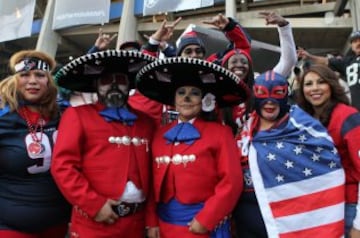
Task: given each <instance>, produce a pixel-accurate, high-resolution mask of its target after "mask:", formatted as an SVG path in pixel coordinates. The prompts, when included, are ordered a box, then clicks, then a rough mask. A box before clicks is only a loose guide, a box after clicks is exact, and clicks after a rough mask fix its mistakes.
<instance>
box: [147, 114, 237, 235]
mask: <svg viewBox="0 0 360 238" xmlns="http://www.w3.org/2000/svg"><path fill="white" fill-rule="evenodd" d="M176 123H177V121H175V122H172V123H171V124H167V125H165V126H164V127H161V128H159V130H158V131H157V132H156V133H155V135H154V140H153V144H152V152H153V153H152V154H153V162H152V163H153V173H154V195H155V200H156V201H157V202H167V201H168V200H169V199H170V198H173V197H175V198H176V199H177V200H178V201H179V202H181V203H183V204H193V203H199V202H204V207H203V208H202V210H200V212H199V213H198V214H197V215H196V216H195V218H196V219H197V220H198V221H199V222H200V223H201V224H202V225H203V226H205V227H206V228H207V229H208V230H210V231H211V230H213V229H214V228H215V226H216V225H217V224H218V223H219V222H220V221H221V220H222V219H224V217H225V216H227V215H229V214H230V213H231V211H232V210H233V208H234V206H235V204H236V202H237V200H238V198H239V196H240V193H241V191H242V186H243V176H242V170H241V165H240V159H239V155H238V151H237V147H236V142H235V139H234V138H233V135H232V133H231V130H230V128H228V127H227V126H223V125H221V124H219V123H215V122H206V121H203V120H201V119H196V120H195V121H194V123H193V125H194V126H195V127H196V128H197V129H198V131H199V133H200V135H201V137H200V138H199V139H198V140H195V142H194V143H193V144H191V145H188V144H185V143H179V144H174V143H168V142H167V141H166V139H165V138H164V137H163V135H164V133H165V132H166V131H168V130H169V129H170V128H171V127H173V126H174V125H175V124H176ZM165 157H168V158H170V160H164V159H163V158H165ZM166 161H167V162H166Z"/></svg>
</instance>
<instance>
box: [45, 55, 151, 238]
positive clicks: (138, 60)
mask: <svg viewBox="0 0 360 238" xmlns="http://www.w3.org/2000/svg"><path fill="white" fill-rule="evenodd" d="M153 60H154V58H153V57H151V56H148V55H144V54H142V53H140V52H130V51H116V50H108V51H102V52H97V53H93V54H87V55H84V56H81V57H79V58H77V59H75V60H74V61H72V62H70V63H68V64H67V65H65V66H64V67H63V68H62V69H61V70H60V71H59V72H58V73H57V75H56V78H57V80H58V83H59V85H60V86H61V87H64V88H67V89H70V90H72V91H80V92H95V91H96V92H97V96H98V98H99V101H98V102H97V103H96V104H94V105H83V106H78V107H69V108H67V109H66V111H65V112H64V114H63V116H62V119H61V122H60V126H59V134H58V140H57V144H56V147H55V149H54V161H53V164H52V166H53V167H52V170H51V172H52V174H53V176H54V178H55V181H56V183H57V184H58V186H59V188H60V190H61V191H62V193H63V194H64V196H65V197H66V198H67V199H68V200H69V201H70V203H71V204H72V205H73V211H72V217H71V226H70V235H71V237H86V238H92V237H94V238H95V237H96V238H102V237H103V238H105V237H108V238H114V237H133V238H143V237H144V235H145V227H146V226H152V225H156V224H155V223H154V222H153V224H152V222H151V221H154V219H151V215H152V214H154V206H153V207H152V206H151V205H152V204H153V203H152V199H151V189H150V188H151V187H150V181H151V178H150V174H151V163H150V143H151V139H152V135H153V130H154V125H153V124H152V123H151V122H152V121H151V119H150V118H149V117H148V116H146V115H144V114H143V113H141V112H138V111H136V110H134V109H133V108H132V107H131V106H129V105H128V104H127V99H128V94H129V90H130V89H131V88H133V87H134V79H135V75H136V73H137V72H138V71H139V69H140V68H141V67H143V66H144V65H145V64H147V63H149V62H151V61H153ZM145 215H147V216H148V220H147V221H148V222H146V217H145Z"/></svg>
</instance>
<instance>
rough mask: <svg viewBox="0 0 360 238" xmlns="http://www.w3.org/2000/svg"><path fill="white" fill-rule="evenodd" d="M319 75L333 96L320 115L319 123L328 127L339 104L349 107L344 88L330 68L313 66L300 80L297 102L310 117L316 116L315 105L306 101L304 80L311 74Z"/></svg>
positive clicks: (318, 65)
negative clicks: (331, 116) (331, 115)
mask: <svg viewBox="0 0 360 238" xmlns="http://www.w3.org/2000/svg"><path fill="white" fill-rule="evenodd" d="M310 72H313V73H316V74H318V75H319V76H320V77H321V78H322V79H323V80H324V81H325V82H326V83H327V84H328V85H329V87H330V91H331V96H330V100H329V101H327V102H326V104H325V105H324V107H323V112H322V113H321V115H320V118H319V121H320V122H321V123H322V124H323V125H324V126H327V125H328V123H329V120H330V114H331V113H332V111H333V109H334V107H335V106H336V105H337V104H338V103H344V104H346V105H349V104H350V102H349V98H348V97H347V96H346V93H345V90H344V88H343V87H342V86H341V85H340V83H339V77H338V76H337V75H336V73H335V72H334V71H332V70H331V69H330V68H329V67H327V66H325V65H320V64H314V65H311V66H310V67H309V68H308V69H307V70H306V71H305V72H304V74H303V75H302V77H301V80H300V89H299V92H298V95H297V97H296V101H297V103H298V105H299V106H300V107H301V108H302V109H304V110H305V111H306V112H308V113H309V114H310V115H314V114H315V111H314V108H313V105H312V104H311V103H310V102H309V101H307V100H306V99H305V95H304V78H305V76H306V75H307V74H308V73H310Z"/></svg>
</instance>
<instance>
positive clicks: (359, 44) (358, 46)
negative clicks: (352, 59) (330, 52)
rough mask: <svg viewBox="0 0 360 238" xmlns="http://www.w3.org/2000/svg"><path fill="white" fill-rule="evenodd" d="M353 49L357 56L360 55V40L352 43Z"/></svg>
mask: <svg viewBox="0 0 360 238" xmlns="http://www.w3.org/2000/svg"><path fill="white" fill-rule="evenodd" d="M351 49H352V51H354V53H355V54H356V55H358V56H359V55H360V38H357V39H354V40H353V41H352V42H351Z"/></svg>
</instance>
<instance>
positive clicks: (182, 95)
mask: <svg viewBox="0 0 360 238" xmlns="http://www.w3.org/2000/svg"><path fill="white" fill-rule="evenodd" d="M201 99H202V92H201V90H200V89H199V88H197V87H193V86H183V87H180V88H178V89H177V90H176V92H175V109H176V111H178V112H179V118H180V120H181V121H189V120H191V119H193V118H195V117H197V116H198V115H199V114H200V112H201V106H202V101H201Z"/></svg>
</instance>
